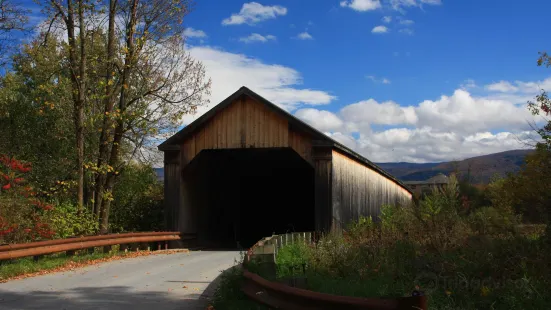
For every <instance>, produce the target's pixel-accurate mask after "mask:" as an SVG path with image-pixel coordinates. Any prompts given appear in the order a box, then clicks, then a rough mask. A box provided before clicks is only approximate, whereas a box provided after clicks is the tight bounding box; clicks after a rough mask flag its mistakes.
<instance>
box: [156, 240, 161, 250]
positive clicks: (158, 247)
mask: <svg viewBox="0 0 551 310" xmlns="http://www.w3.org/2000/svg"><path fill="white" fill-rule="evenodd" d="M160 250H161V243H160V242H157V251H160Z"/></svg>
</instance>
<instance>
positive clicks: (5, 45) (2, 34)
mask: <svg viewBox="0 0 551 310" xmlns="http://www.w3.org/2000/svg"><path fill="white" fill-rule="evenodd" d="M28 12H29V11H28V10H26V9H23V8H21V7H19V6H17V5H15V4H14V3H13V2H11V1H9V0H0V66H4V65H6V63H7V62H8V60H9V57H8V56H7V55H9V54H10V53H9V52H10V50H11V49H12V47H13V46H14V44H13V43H14V42H13V36H12V35H13V33H14V32H16V31H26V30H27V27H26V24H27V21H28V17H27V14H28Z"/></svg>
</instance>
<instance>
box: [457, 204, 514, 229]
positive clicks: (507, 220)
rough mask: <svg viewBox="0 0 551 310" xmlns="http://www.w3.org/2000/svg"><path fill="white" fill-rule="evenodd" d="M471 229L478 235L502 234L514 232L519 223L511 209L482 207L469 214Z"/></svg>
mask: <svg viewBox="0 0 551 310" xmlns="http://www.w3.org/2000/svg"><path fill="white" fill-rule="evenodd" d="M468 220H469V222H470V224H471V227H472V229H473V230H474V231H475V232H476V233H477V234H480V235H503V234H507V235H508V234H514V233H516V229H515V228H516V226H517V225H518V224H519V223H520V219H519V217H518V216H516V215H515V214H513V212H512V211H505V210H498V209H496V208H494V207H483V208H480V209H478V210H476V211H474V212H473V213H472V214H471V215H470V216H469V219H468Z"/></svg>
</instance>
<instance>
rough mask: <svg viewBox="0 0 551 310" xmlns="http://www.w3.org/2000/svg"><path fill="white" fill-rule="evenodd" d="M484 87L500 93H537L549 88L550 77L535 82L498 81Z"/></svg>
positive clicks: (550, 83)
mask: <svg viewBox="0 0 551 310" xmlns="http://www.w3.org/2000/svg"><path fill="white" fill-rule="evenodd" d="M485 88H486V89H487V90H489V91H493V92H502V93H537V92H539V91H541V90H545V91H549V90H551V78H547V79H545V80H543V81H536V82H522V81H514V82H509V81H499V82H497V83H492V84H488V85H486V86H485Z"/></svg>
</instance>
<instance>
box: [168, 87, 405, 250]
mask: <svg viewBox="0 0 551 310" xmlns="http://www.w3.org/2000/svg"><path fill="white" fill-rule="evenodd" d="M159 150H161V151H163V152H164V170H165V173H164V185H165V218H166V221H167V228H168V229H170V230H178V231H181V232H183V233H196V234H197V237H198V241H199V242H200V243H201V244H205V245H217V246H235V245H236V244H237V243H236V242H239V243H240V245H241V246H245V247H247V246H249V245H251V244H254V243H255V242H256V241H258V240H259V239H260V238H262V237H265V236H268V235H271V234H272V233H276V234H277V233H285V232H287V231H314V230H316V231H329V230H339V229H341V228H342V227H343V226H344V225H346V224H347V223H348V222H349V221H351V220H354V219H358V218H359V216H361V215H363V216H369V215H371V216H374V217H376V216H377V215H378V214H379V212H380V208H381V206H382V205H384V204H401V203H406V202H408V201H411V198H412V194H411V192H410V190H409V189H408V188H407V187H406V186H405V185H404V184H402V183H401V182H400V181H399V180H397V179H396V178H394V177H393V176H391V175H390V174H388V173H387V172H385V171H384V170H382V169H381V168H379V167H378V166H376V165H375V164H373V163H372V162H370V161H369V160H367V159H366V158H364V157H362V156H360V155H358V154H357V153H355V152H353V151H352V150H350V149H348V148H346V147H345V146H343V145H342V144H340V143H338V142H336V141H334V140H332V139H331V138H329V137H328V136H326V135H325V134H323V133H321V132H319V131H317V130H316V129H314V128H312V127H310V126H309V125H307V124H306V123H304V122H302V121H300V120H298V119H297V118H295V117H294V116H292V115H291V114H289V113H287V112H286V111H284V110H282V109H281V108H279V107H277V106H276V105H274V104H272V103H271V102H269V101H268V100H266V99H264V98H262V97H261V96H259V95H258V94H256V93H254V92H253V91H251V90H250V89H248V88H246V87H241V88H240V89H239V90H238V91H236V92H235V93H234V94H232V95H231V96H229V97H228V98H227V99H226V100H224V101H222V102H221V103H219V104H218V105H216V106H215V107H213V108H212V109H211V110H210V111H208V112H207V113H205V114H204V115H202V116H201V117H199V118H198V119H197V120H195V121H194V122H192V123H191V124H189V125H187V126H186V127H185V128H184V129H182V130H181V131H179V132H178V133H176V134H175V135H173V136H172V137H170V138H169V139H167V140H166V141H165V142H163V143H162V144H161V145H159Z"/></svg>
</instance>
